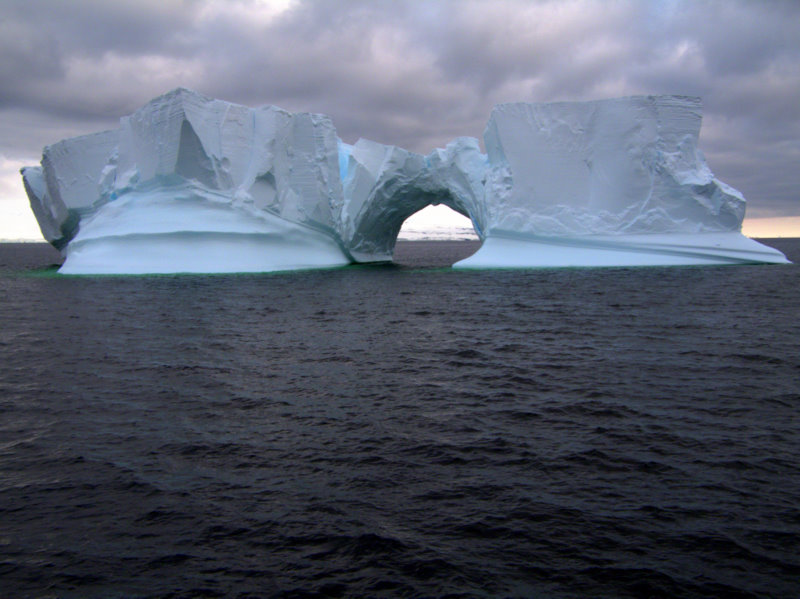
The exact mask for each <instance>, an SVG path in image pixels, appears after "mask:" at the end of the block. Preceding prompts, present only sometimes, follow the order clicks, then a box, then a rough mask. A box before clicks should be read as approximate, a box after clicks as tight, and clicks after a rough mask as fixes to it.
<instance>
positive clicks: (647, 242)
mask: <svg viewBox="0 0 800 599" xmlns="http://www.w3.org/2000/svg"><path fill="white" fill-rule="evenodd" d="M788 263H789V261H788V260H787V259H786V257H785V256H784V255H783V254H782V253H781V252H779V251H778V250H776V249H773V248H771V247H768V246H765V245H763V244H761V243H758V242H757V241H754V240H753V239H750V238H748V237H745V236H744V235H742V234H741V233H738V232H734V231H728V232H721V233H662V234H648V235H582V236H576V237H564V236H561V237H545V236H536V235H526V234H519V233H515V232H512V231H500V232H495V233H493V234H492V235H490V236H489V237H487V238H486V240H485V241H484V242H483V245H482V246H481V248H480V249H479V250H478V251H477V252H476V253H475V254H473V255H472V256H470V257H469V258H467V259H465V260H461V261H460V262H457V263H456V264H454V265H453V267H454V268H465V269H467V268H563V267H598V266H692V265H697V266H699V265H712V264H717V265H723V264H788Z"/></svg>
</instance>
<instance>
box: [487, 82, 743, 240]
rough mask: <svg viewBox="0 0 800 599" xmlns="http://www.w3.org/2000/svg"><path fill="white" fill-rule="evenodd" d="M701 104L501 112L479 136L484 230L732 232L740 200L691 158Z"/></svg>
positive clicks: (625, 102) (678, 99) (619, 103)
mask: <svg viewBox="0 0 800 599" xmlns="http://www.w3.org/2000/svg"><path fill="white" fill-rule="evenodd" d="M700 121H701V116H700V100H699V99H698V98H687V97H683V96H639V97H631V98H621V99H617V100H601V101H597V102H559V103H553V104H521V103H520V104H502V105H500V106H497V107H495V109H494V110H493V111H492V115H491V117H490V119H489V125H488V126H487V128H486V133H485V135H484V137H485V140H486V149H487V151H488V153H489V162H490V164H491V169H490V171H489V175H488V181H487V185H486V206H487V210H488V211H489V223H490V225H489V226H490V230H500V231H503V230H505V231H516V232H525V233H532V234H536V235H548V236H563V235H570V236H571V235H587V234H592V235H597V234H623V233H624V234H639V233H703V232H720V231H738V230H739V228H740V226H741V223H742V219H743V218H744V207H745V201H744V198H743V197H742V196H741V194H739V192H737V191H736V190H734V189H732V188H730V187H728V186H727V185H725V184H724V183H721V182H719V181H717V180H716V179H715V178H714V177H713V175H712V174H711V171H710V170H709V169H708V166H707V165H706V163H705V160H704V158H703V156H702V154H700V152H699V151H698V149H697V141H698V136H699V134H700Z"/></svg>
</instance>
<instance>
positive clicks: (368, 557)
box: [0, 240, 800, 598]
mask: <svg viewBox="0 0 800 599" xmlns="http://www.w3.org/2000/svg"><path fill="white" fill-rule="evenodd" d="M770 243H771V245H774V246H775V247H778V248H779V249H781V250H783V251H784V252H785V253H786V254H787V255H788V256H789V257H790V259H793V260H795V261H800V241H798V240H772V241H771V242H770ZM476 247H477V246H476V245H475V244H474V243H471V242H406V243H402V242H401V243H400V244H398V251H397V255H396V258H397V261H398V262H399V264H398V265H395V266H375V267H364V266H362V267H347V268H342V269H336V270H329V271H314V272H305V273H292V274H271V275H236V276H227V275H225V276H222V275H219V276H189V275H183V276H152V277H86V278H81V277H62V276H59V275H56V274H55V269H54V268H53V267H52V266H51V265H52V264H54V263H56V262H57V261H58V255H57V254H56V253H55V252H53V251H52V250H51V249H50V248H49V247H48V246H45V245H34V244H24V245H22V244H20V245H12V244H4V245H0V596H1V597H40V598H45V597H48V598H54V597H59V598H60V597H64V598H85V597H90V598H115V597H119V598H122V597H176V598H177V597H186V598H189V597H443V596H449V597H557V598H558V597H776V598H778V597H780V598H784V597H797V596H800V293H799V292H800V266H795V265H791V266H740V267H731V266H728V267H688V268H682V267H677V268H638V269H628V268H606V269H559V270H531V271H524V270H507V271H474V272H458V271H452V270H450V269H448V268H447V266H448V265H449V264H451V263H452V262H454V261H455V260H457V259H460V258H463V257H465V256H466V255H469V254H470V253H471V252H473V251H474V250H475V249H476Z"/></svg>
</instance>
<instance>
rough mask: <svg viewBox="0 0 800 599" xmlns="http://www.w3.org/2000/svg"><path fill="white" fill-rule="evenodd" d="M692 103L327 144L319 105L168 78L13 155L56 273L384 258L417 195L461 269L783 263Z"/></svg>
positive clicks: (533, 109)
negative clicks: (459, 257) (441, 226)
mask: <svg viewBox="0 0 800 599" xmlns="http://www.w3.org/2000/svg"><path fill="white" fill-rule="evenodd" d="M699 129H700V104H699V100H697V99H694V98H685V97H678V96H647V97H632V98H621V99H617V100H603V101H598V102H584V103H556V104H504V105H500V106H497V107H496V108H495V109H494V111H493V112H492V115H491V118H490V120H489V124H488V126H487V129H486V132H485V143H486V148H487V151H488V155H484V154H482V153H481V152H480V149H479V146H478V142H477V140H475V139H472V138H458V139H456V140H455V141H453V142H452V143H450V144H449V145H448V146H447V147H446V148H444V149H437V150H434V151H433V152H432V153H431V154H429V155H427V156H423V155H421V154H415V153H413V152H409V151H407V150H403V149H401V148H397V147H394V146H387V145H383V144H379V143H376V142H371V141H367V140H359V141H358V142H357V143H355V144H354V145H348V144H345V143H343V142H342V141H341V140H339V139H338V137H337V136H336V131H335V129H334V127H333V124H332V123H331V121H330V119H329V118H328V117H325V116H323V115H318V114H305V113H301V114H292V113H289V112H286V111H284V110H281V109H279V108H276V107H273V106H264V107H259V108H248V107H245V106H240V105H236V104H231V103H228V102H223V101H220V100H214V99H212V98H208V97H205V96H202V95H200V94H198V93H195V92H192V91H189V90H185V89H177V90H174V91H172V92H170V93H168V94H165V95H164V96H161V97H159V98H156V99H154V100H152V101H151V102H149V103H148V104H147V105H145V106H144V107H142V108H141V109H140V110H138V111H136V112H135V113H134V114H132V115H130V116H129V117H124V118H122V119H121V120H120V127H119V128H118V129H116V130H113V131H107V132H103V133H98V134H94V135H88V136H83V137H77V138H73V139H67V140H64V141H61V142H58V143H56V144H54V145H52V146H48V147H46V148H45V149H44V153H43V157H42V163H41V166H38V167H26V168H24V169H22V175H23V180H24V183H25V189H26V191H27V193H28V196H29V198H30V201H31V207H32V209H33V212H34V214H35V216H36V218H37V220H38V221H39V224H40V227H41V229H42V233H43V234H44V236H45V238H46V239H47V240H48V241H50V242H51V243H52V244H53V245H54V246H55V247H57V248H59V249H60V250H61V251H62V253H63V254H64V255H65V262H64V265H63V266H62V268H61V272H63V273H76V274H95V273H151V272H152V273H155V272H235V271H239V272H243V271H269V270H287V269H300V268H313V267H329V266H338V265H343V264H347V263H349V262H372V261H384V260H390V259H391V257H392V253H393V250H394V244H395V241H396V239H397V234H398V232H399V230H400V227H401V225H402V223H403V221H404V220H405V219H406V218H407V217H408V216H410V215H411V214H413V213H414V212H416V211H418V210H420V209H422V208H424V207H425V206H428V205H431V204H440V203H441V204H445V205H447V206H449V207H451V208H453V209H454V210H456V211H457V212H460V213H461V214H464V215H466V216H468V217H469V218H470V219H471V220H472V223H473V226H474V227H475V230H476V232H477V233H478V235H479V236H480V238H481V239H482V240H484V243H483V245H482V247H481V249H480V250H479V251H478V253H477V254H475V255H474V256H472V257H471V258H468V259H467V260H464V261H462V262H460V263H458V264H457V265H456V266H457V267H462V268H470V267H472V268H475V267H477V268H484V267H531V266H595V265H643V264H720V263H723V264H727V263H736V262H785V261H786V259H785V258H784V257H783V255H782V254H780V253H779V252H777V251H775V250H772V249H771V248H767V247H765V246H763V245H761V244H758V243H757V242H755V241H752V240H750V239H747V238H746V237H744V236H742V235H741V233H740V232H739V231H740V227H741V222H742V218H743V216H744V198H742V196H741V194H739V193H738V192H737V191H736V190H734V189H732V188H730V187H728V186H727V185H725V184H724V183H722V182H720V181H718V180H716V179H715V178H714V177H713V175H712V174H711V172H710V171H709V169H708V167H707V166H706V164H705V161H704V159H703V157H702V155H701V154H700V153H699V151H698V150H697V139H698V133H699Z"/></svg>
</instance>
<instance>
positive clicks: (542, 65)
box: [0, 0, 800, 238]
mask: <svg viewBox="0 0 800 599" xmlns="http://www.w3.org/2000/svg"><path fill="white" fill-rule="evenodd" d="M178 86H183V87H189V88H193V89H196V90H198V91H200V92H203V93H205V94H207V95H210V96H213V97H217V98H221V99H225V100H229V101H233V102H238V103H241V104H247V105H250V106H256V105H261V104H276V105H278V106H281V107H283V108H286V109H288V110H291V111H314V112H324V113H326V114H328V115H330V116H331V117H332V118H333V121H334V123H335V124H336V127H337V130H338V131H339V135H340V136H341V137H342V138H343V139H344V140H345V141H348V142H353V141H355V140H356V139H357V138H358V137H366V138H370V139H373V140H376V141H380V142H383V143H389V144H396V145H400V146H403V147H406V148H408V149H411V150H417V151H421V152H428V151H430V150H431V149H432V148H434V147H437V146H441V145H443V144H445V143H446V142H447V141H449V140H450V139H452V138H453V137H455V136H458V135H470V136H474V137H478V138H481V137H482V133H483V128H484V126H485V124H486V120H487V118H488V116H489V112H490V111H491V108H492V106H493V105H494V104H496V103H499V102H509V101H530V102H545V101H555V100H587V99H598V98H606V97H614V96H621V95H631V94H660V93H677V94H690V95H698V96H701V97H702V98H703V102H704V107H705V108H704V121H703V130H702V133H701V142H700V143H701V148H702V149H703V150H704V152H705V154H706V157H707V159H708V162H709V164H710V166H711V168H712V170H713V171H714V173H715V174H716V175H717V176H718V177H719V178H721V179H722V180H724V181H725V182H727V183H729V184H731V185H733V186H734V187H736V188H738V189H739V190H740V191H742V192H743V193H744V194H745V196H746V197H747V198H748V218H754V217H756V218H759V217H760V218H766V217H777V216H793V217H800V194H798V190H800V2H798V1H796V0H787V1H779V0H775V1H769V0H751V1H737V0H722V1H708V2H704V1H700V0H695V1H680V0H663V1H657V0H652V1H648V0H631V1H625V0H620V1H615V0H607V1H593V0H558V1H545V0H542V1H533V0H527V1H523V0H491V1H490V0H486V1H469V0H451V1H448V0H441V1H428V2H423V1H421V0H420V1H412V0H409V1H401V0H396V1H388V0H387V1H380V0H376V1H349V0H330V1H325V0H320V1H304V0H0V238H23V237H36V236H38V229H37V228H36V224H35V221H34V220H33V218H32V216H30V214H29V213H30V210H29V208H28V206H27V200H26V198H25V195H24V191H23V189H22V184H21V181H20V178H19V174H18V169H19V167H20V166H22V165H25V164H36V163H38V162H39V159H40V157H41V150H42V146H44V145H46V144H49V143H53V142H55V141H58V140H60V139H62V138H64V137H69V136H73V135H80V134H84V133H90V132H93V131H98V130H101V129H105V128H111V127H114V126H115V125H116V122H117V120H118V118H119V117H120V116H122V115H125V114H128V113H130V112H132V111H133V110H135V109H136V108H138V107H139V106H141V105H142V104H144V103H145V102H147V101H148V100H149V99H151V98H152V97H154V96H157V95H160V94H162V93H163V92H165V91H168V90H170V89H172V88H174V87H178ZM795 220H797V221H798V222H800V219H795ZM798 235H800V229H799V230H798Z"/></svg>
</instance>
